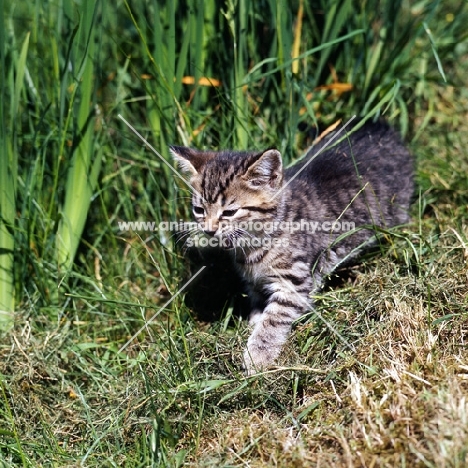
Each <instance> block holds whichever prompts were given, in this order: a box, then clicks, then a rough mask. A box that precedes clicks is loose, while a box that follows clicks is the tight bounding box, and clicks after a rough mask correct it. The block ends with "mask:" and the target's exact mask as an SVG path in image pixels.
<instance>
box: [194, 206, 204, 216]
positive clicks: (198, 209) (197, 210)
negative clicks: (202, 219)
mask: <svg viewBox="0 0 468 468" xmlns="http://www.w3.org/2000/svg"><path fill="white" fill-rule="evenodd" d="M193 212H194V213H195V214H196V215H204V214H205V209H204V208H203V207H202V206H194V207H193Z"/></svg>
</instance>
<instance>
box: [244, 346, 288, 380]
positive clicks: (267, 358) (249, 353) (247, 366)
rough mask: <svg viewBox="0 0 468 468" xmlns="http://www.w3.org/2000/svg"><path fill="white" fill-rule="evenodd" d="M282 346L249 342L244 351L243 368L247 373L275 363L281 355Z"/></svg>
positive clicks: (255, 371)
mask: <svg viewBox="0 0 468 468" xmlns="http://www.w3.org/2000/svg"><path fill="white" fill-rule="evenodd" d="M280 352H281V346H256V345H254V344H248V345H247V349H246V350H245V351H244V363H243V364H244V365H243V368H244V370H245V372H246V374H247V375H253V374H256V373H257V372H261V371H263V370H265V369H267V368H268V367H270V366H271V365H273V364H274V362H275V360H276V358H277V357H278V356H279V355H280Z"/></svg>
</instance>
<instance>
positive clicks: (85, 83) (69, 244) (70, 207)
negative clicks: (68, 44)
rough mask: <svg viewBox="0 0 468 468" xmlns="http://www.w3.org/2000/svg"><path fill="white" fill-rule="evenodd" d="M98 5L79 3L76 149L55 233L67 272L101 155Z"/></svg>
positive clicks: (86, 2)
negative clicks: (96, 95) (97, 147)
mask: <svg viewBox="0 0 468 468" xmlns="http://www.w3.org/2000/svg"><path fill="white" fill-rule="evenodd" d="M96 8H97V6H96V4H95V2H93V1H92V0H86V1H85V2H83V4H82V11H81V13H82V16H81V18H82V19H81V22H80V31H79V34H78V36H79V37H78V42H77V44H76V49H75V51H76V53H77V54H78V55H79V56H80V57H82V59H81V64H80V63H79V62H78V58H77V57H74V59H75V65H76V66H77V67H78V66H80V68H79V74H78V79H77V83H76V86H80V90H81V100H80V104H79V108H78V116H77V127H78V135H79V138H80V139H79V141H78V143H77V146H76V148H75V151H74V154H73V159H72V162H71V166H70V168H69V172H68V178H67V183H66V189H65V201H64V204H63V207H62V210H61V215H62V217H61V220H60V222H59V227H58V231H57V258H58V264H59V266H63V267H64V268H65V270H69V269H70V268H71V266H72V264H73V260H74V258H75V254H76V251H77V249H78V245H79V242H80V238H81V234H82V232H83V229H84V226H85V222H86V218H87V215H88V209H89V206H90V203H91V196H92V193H93V190H94V188H95V187H96V183H97V175H98V174H99V171H100V166H101V152H100V151H98V153H97V155H96V157H95V158H94V160H93V153H94V141H95V135H94V125H93V122H94V117H93V112H94V109H93V106H92V104H91V103H92V102H93V91H94V75H93V73H94V60H95V39H94V34H93V32H94V28H93V26H94V21H95V14H96V10H95V9H96Z"/></svg>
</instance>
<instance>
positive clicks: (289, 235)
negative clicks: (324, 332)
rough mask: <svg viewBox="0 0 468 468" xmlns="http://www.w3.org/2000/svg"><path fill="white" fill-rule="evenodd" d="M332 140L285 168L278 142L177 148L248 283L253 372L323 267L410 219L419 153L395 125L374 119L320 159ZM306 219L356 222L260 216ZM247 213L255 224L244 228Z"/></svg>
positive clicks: (304, 306)
mask: <svg viewBox="0 0 468 468" xmlns="http://www.w3.org/2000/svg"><path fill="white" fill-rule="evenodd" d="M324 145H326V140H325V141H322V142H321V143H320V144H319V145H317V146H316V147H314V148H312V150H311V151H310V152H309V154H307V155H306V157H305V158H304V159H303V160H301V161H300V162H299V163H297V164H296V165H294V166H292V167H290V168H288V169H286V170H283V167H282V162H281V155H280V153H279V152H278V151H276V150H267V151H251V152H238V151H221V152H202V151H198V150H194V149H190V148H182V147H172V148H171V150H172V153H173V156H174V158H175V159H176V160H177V161H178V162H179V164H180V167H181V169H182V170H183V171H185V172H186V173H188V174H190V182H191V185H192V186H193V188H194V189H195V191H194V193H193V198H192V205H193V210H194V216H195V219H196V220H197V221H198V222H200V223H206V224H205V226H204V230H205V232H206V233H207V234H208V235H209V236H214V238H217V239H222V240H224V241H225V248H228V249H229V251H230V252H231V257H232V260H233V262H234V263H235V265H237V267H238V269H239V271H240V272H241V274H242V275H243V277H244V278H245V279H246V280H247V282H248V284H249V288H250V292H249V296H250V298H251V310H252V312H251V319H250V323H251V325H252V327H253V330H252V334H251V335H250V337H249V339H248V342H247V347H246V350H245V353H244V365H245V367H246V369H247V371H248V372H249V373H252V372H255V371H257V370H261V369H264V368H266V367H268V366H269V365H271V364H272V363H273V362H274V361H275V360H276V358H277V357H278V356H279V354H280V351H281V348H282V346H283V345H284V343H285V342H286V340H287V337H288V335H289V333H290V331H291V327H292V324H293V322H294V321H295V320H296V319H298V318H299V317H300V316H301V315H302V314H304V313H305V312H307V311H308V310H310V308H311V307H312V303H311V300H310V297H309V296H310V294H311V293H313V292H314V291H316V290H317V289H318V288H320V287H321V284H322V278H323V277H324V275H326V274H328V273H330V272H331V271H332V270H333V269H334V268H335V267H336V266H337V265H338V264H340V263H341V262H343V261H345V260H347V259H349V258H353V257H355V256H356V253H357V252H359V251H360V250H361V249H362V246H363V245H365V244H366V242H367V241H369V240H370V239H371V238H372V237H373V235H374V231H373V229H372V226H381V227H392V226H395V225H399V224H403V223H406V222H407V221H408V220H409V217H408V208H409V204H410V198H411V196H412V193H413V180H412V174H413V165H412V160H411V157H410V155H409V153H408V151H407V150H406V148H405V147H404V146H403V144H402V143H401V141H400V139H399V137H398V136H397V135H396V133H395V132H394V131H393V130H392V129H391V128H390V127H388V125H386V124H385V123H375V124H366V125H364V127H363V128H361V129H360V130H358V131H356V132H354V133H352V134H351V135H350V136H349V137H348V138H347V139H345V140H343V141H342V142H341V143H339V144H338V145H335V146H333V147H331V148H329V149H326V150H324V151H323V152H321V153H320V154H319V156H317V157H315V158H312V156H313V155H314V154H315V153H317V152H318V151H319V150H320V149H322V148H323V146H324ZM311 159H312V160H311ZM305 221H306V222H315V223H319V224H318V225H319V226H325V224H326V223H328V224H326V225H327V226H330V225H331V224H332V223H333V222H335V221H339V222H340V223H341V225H343V223H348V225H352V224H349V223H354V224H355V226H356V228H357V229H356V230H355V231H353V232H352V233H350V232H348V233H346V232H342V231H339V232H338V231H337V232H334V231H333V230H331V231H330V230H328V231H327V232H324V230H323V229H322V230H320V231H319V230H316V231H315V232H311V231H305V230H291V229H289V230H288V229H277V230H273V231H271V230H270V231H268V232H267V230H266V229H258V226H259V224H258V225H257V228H255V223H256V222H257V223H259V222H261V223H264V224H263V225H262V226H267V224H268V223H274V222H276V223H277V225H279V224H280V223H283V226H286V225H287V224H286V223H301V222H303V223H304V222H305ZM248 222H250V223H251V224H250V225H248V228H247V229H239V226H240V225H242V223H248ZM324 223H325V224H324ZM296 226H297V225H296ZM254 238H255V239H256V240H258V241H261V242H263V244H262V245H259V246H255V245H250V246H245V245H241V246H238V243H239V241H240V240H244V241H247V240H249V241H251V244H252V243H253V242H252V239H254ZM266 241H268V242H271V247H270V248H268V242H266ZM273 242H276V244H275V245H273ZM367 243H368V242H367ZM257 245H258V244H257Z"/></svg>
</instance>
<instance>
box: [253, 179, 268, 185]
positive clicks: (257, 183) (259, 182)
mask: <svg viewBox="0 0 468 468" xmlns="http://www.w3.org/2000/svg"><path fill="white" fill-rule="evenodd" d="M264 183H265V182H264V181H263V180H262V179H253V180H251V181H250V185H253V186H254V187H260V186H261V185H263V184H264Z"/></svg>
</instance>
